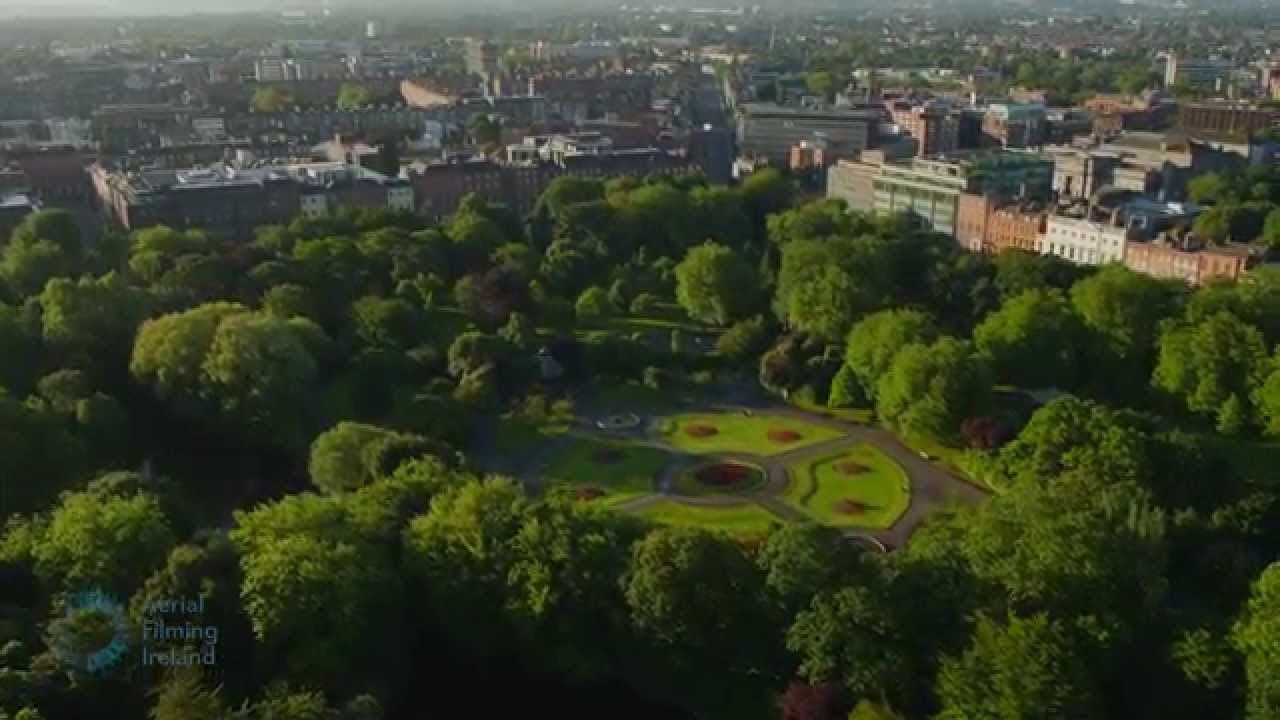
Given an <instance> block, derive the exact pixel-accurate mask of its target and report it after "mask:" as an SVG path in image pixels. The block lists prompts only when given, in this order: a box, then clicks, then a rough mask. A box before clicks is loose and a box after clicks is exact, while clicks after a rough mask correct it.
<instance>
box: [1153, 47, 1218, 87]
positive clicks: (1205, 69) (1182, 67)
mask: <svg viewBox="0 0 1280 720" xmlns="http://www.w3.org/2000/svg"><path fill="white" fill-rule="evenodd" d="M1234 70H1235V66H1234V65H1233V64H1232V63H1230V62H1228V61H1226V60H1217V59H1196V58H1180V57H1178V55H1177V54H1176V53H1169V54H1168V57H1167V59H1166V62H1165V67H1164V86H1165V87H1166V88H1171V87H1174V86H1175V85H1186V86H1191V87H1197V88H1203V89H1207V90H1223V89H1225V88H1224V87H1223V86H1224V84H1225V83H1226V82H1227V81H1228V80H1229V79H1230V78H1231V74H1232V72H1233V71H1234Z"/></svg>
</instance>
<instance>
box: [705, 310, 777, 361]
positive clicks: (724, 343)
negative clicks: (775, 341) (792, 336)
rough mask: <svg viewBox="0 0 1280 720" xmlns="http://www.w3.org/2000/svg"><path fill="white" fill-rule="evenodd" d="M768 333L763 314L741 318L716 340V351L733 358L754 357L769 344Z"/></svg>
mask: <svg viewBox="0 0 1280 720" xmlns="http://www.w3.org/2000/svg"><path fill="white" fill-rule="evenodd" d="M769 335H770V332H769V326H768V324H767V323H766V322H765V319H764V316H763V315H757V316H755V317H753V318H748V319H746V320H741V321H739V322H736V323H734V324H733V325H732V326H731V327H730V328H729V329H728V330H726V331H725V332H724V334H722V335H721V336H720V337H719V338H718V339H717V340H716V352H718V353H720V354H721V355H723V356H725V357H727V358H731V359H733V360H745V359H747V358H750V357H755V356H757V355H759V354H760V353H762V352H764V351H765V348H767V347H768V346H769Z"/></svg>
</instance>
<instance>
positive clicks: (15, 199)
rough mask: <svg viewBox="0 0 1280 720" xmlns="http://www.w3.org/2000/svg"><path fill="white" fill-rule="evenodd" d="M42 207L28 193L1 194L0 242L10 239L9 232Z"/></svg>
mask: <svg viewBox="0 0 1280 720" xmlns="http://www.w3.org/2000/svg"><path fill="white" fill-rule="evenodd" d="M38 209H40V206H39V204H38V203H36V202H35V201H33V200H32V199H31V198H30V197H27V196H26V195H23V194H19V193H15V194H10V195H6V194H0V242H3V241H5V240H8V238H9V233H11V232H13V229H14V228H15V227H17V226H18V224H19V223H21V222H22V219H23V218H25V217H26V216H28V215H30V214H31V213H33V212H35V211H36V210H38Z"/></svg>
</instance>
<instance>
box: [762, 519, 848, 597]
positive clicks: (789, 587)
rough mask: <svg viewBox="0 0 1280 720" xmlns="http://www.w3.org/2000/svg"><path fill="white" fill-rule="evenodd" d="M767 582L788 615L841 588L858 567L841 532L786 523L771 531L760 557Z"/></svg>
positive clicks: (808, 525)
mask: <svg viewBox="0 0 1280 720" xmlns="http://www.w3.org/2000/svg"><path fill="white" fill-rule="evenodd" d="M756 562H757V563H758V564H759V565H760V568H761V570H763V571H764V585H765V588H766V589H767V590H768V591H769V593H770V595H771V596H772V597H773V598H774V599H775V601H776V602H778V603H779V605H780V606H781V607H782V608H783V609H784V611H785V613H786V614H787V615H788V616H792V615H794V614H795V613H796V612H798V611H800V610H802V609H804V608H806V607H808V606H809V604H810V602H811V601H812V599H813V597H814V596H815V595H818V594H820V593H823V592H828V591H832V590H835V589H837V588H838V584H839V582H841V581H842V580H844V579H847V576H848V574H849V573H850V571H852V570H854V569H855V568H856V566H857V561H856V555H855V553H854V551H852V550H850V548H849V545H848V544H847V543H845V542H844V540H843V539H842V538H841V536H840V534H839V533H838V532H836V531H835V530H832V529H831V528H826V527H822V526H820V525H813V524H794V525H784V526H783V527H782V528H780V529H778V530H775V531H774V532H772V533H770V534H769V537H768V539H767V540H766V541H765V543H764V546H763V547H761V548H760V552H759V554H758V555H757V557H756Z"/></svg>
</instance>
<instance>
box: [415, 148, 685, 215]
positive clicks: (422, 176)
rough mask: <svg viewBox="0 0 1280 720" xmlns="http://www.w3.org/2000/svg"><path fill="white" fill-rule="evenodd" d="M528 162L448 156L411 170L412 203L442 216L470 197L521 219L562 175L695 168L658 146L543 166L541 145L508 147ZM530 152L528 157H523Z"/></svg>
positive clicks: (638, 173) (563, 157) (421, 211)
mask: <svg viewBox="0 0 1280 720" xmlns="http://www.w3.org/2000/svg"><path fill="white" fill-rule="evenodd" d="M507 149H508V152H511V151H513V150H515V151H516V152H517V157H523V158H524V161H523V162H519V163H514V164H505V165H504V164H498V163H494V162H492V161H490V160H488V159H486V158H470V159H464V158H450V159H448V160H444V161H440V162H432V163H415V164H414V165H412V166H410V169H409V179H410V182H411V183H412V185H413V191H414V203H415V206H416V207H417V212H418V214H419V215H423V216H425V217H430V218H436V219H439V218H443V217H445V216H446V215H449V214H451V213H452V212H453V211H454V210H456V209H457V207H458V205H459V204H460V203H461V202H462V199H463V198H464V197H466V196H467V195H470V194H472V193H474V194H476V195H478V196H480V197H482V198H484V199H485V200H486V201H488V202H491V203H499V204H503V205H506V206H507V207H508V208H510V209H512V210H514V211H515V212H517V213H519V214H521V215H523V214H525V213H528V212H529V211H530V210H532V209H533V205H534V203H535V202H536V201H537V199H538V197H539V196H540V195H542V192H543V190H546V188H547V185H549V184H550V183H551V181H552V180H554V179H556V178H557V177H561V176H565V175H568V176H571V177H590V178H606V177H614V176H630V177H635V178H643V177H647V176H649V175H688V174H692V173H696V172H698V171H699V168H698V166H697V165H696V164H694V163H692V162H690V161H689V160H688V159H687V158H683V157H680V156H677V155H672V154H671V153H667V152H664V151H662V150H658V149H656V148H634V149H626V150H613V151H612V152H610V153H607V154H599V155H592V154H576V155H573V154H561V155H559V156H558V157H559V159H560V162H559V163H555V162H544V161H542V158H541V154H540V153H537V151H538V150H540V146H539V145H538V144H537V143H531V144H529V145H525V144H523V143H520V144H518V145H513V146H508V148H507ZM521 150H526V151H529V152H531V153H534V154H531V155H529V156H521V155H519V154H518V153H519V151H521Z"/></svg>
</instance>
